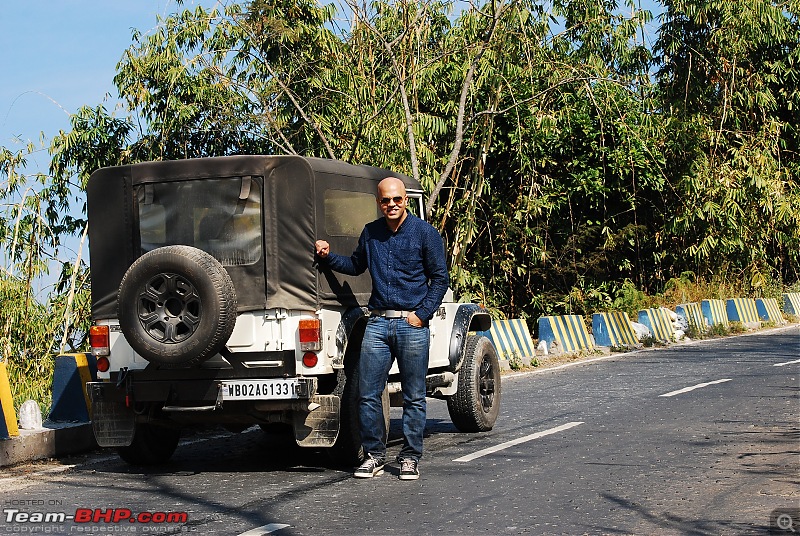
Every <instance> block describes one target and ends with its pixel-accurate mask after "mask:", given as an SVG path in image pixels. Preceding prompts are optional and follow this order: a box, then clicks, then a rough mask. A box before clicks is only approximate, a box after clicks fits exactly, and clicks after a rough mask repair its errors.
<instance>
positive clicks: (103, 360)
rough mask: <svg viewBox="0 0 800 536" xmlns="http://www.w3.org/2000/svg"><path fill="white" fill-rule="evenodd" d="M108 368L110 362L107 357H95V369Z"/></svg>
mask: <svg viewBox="0 0 800 536" xmlns="http://www.w3.org/2000/svg"><path fill="white" fill-rule="evenodd" d="M109 368H111V363H109V361H108V358H107V357H98V358H97V370H98V371H99V372H108V369H109Z"/></svg>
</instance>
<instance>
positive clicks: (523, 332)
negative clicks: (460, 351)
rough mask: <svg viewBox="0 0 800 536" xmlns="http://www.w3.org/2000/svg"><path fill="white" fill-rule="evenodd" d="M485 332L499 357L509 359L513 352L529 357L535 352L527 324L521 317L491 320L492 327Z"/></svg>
mask: <svg viewBox="0 0 800 536" xmlns="http://www.w3.org/2000/svg"><path fill="white" fill-rule="evenodd" d="M487 333H488V336H489V338H490V339H491V340H492V342H493V343H494V347H495V348H496V349H497V354H498V357H499V358H500V359H506V360H510V358H511V356H513V355H514V354H516V355H518V356H519V357H522V358H530V357H533V356H534V355H535V354H536V346H535V345H534V344H533V339H532V338H531V333H530V331H528V325H527V324H526V323H525V321H524V320H523V319H521V318H512V319H509V320H492V327H491V329H489V331H488V332H487Z"/></svg>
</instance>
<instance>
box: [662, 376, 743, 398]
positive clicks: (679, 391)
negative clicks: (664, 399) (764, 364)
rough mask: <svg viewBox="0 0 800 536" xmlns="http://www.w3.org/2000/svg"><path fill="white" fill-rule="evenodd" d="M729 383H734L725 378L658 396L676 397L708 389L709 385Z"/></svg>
mask: <svg viewBox="0 0 800 536" xmlns="http://www.w3.org/2000/svg"><path fill="white" fill-rule="evenodd" d="M729 381H732V380H731V378H725V379H724V380H715V381H713V382H706V383H698V384H697V385H692V386H691V387H684V388H683V389H678V390H677V391H672V392H670V393H665V394H663V395H658V396H675V395H679V394H682V393H688V392H689V391H694V390H695V389H700V388H701V387H708V386H709V385H715V384H717V383H725V382H729Z"/></svg>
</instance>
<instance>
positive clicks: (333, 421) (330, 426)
mask: <svg viewBox="0 0 800 536" xmlns="http://www.w3.org/2000/svg"><path fill="white" fill-rule="evenodd" d="M308 403H309V407H310V408H314V409H312V410H311V411H309V412H308V413H305V412H300V411H296V412H294V423H293V424H294V438H295V440H296V441H297V444H298V445H300V446H301V447H332V446H333V444H334V443H335V442H336V438H337V437H338V436H339V407H340V405H341V399H340V398H339V397H338V396H336V395H316V396H313V397H311V399H310V400H309V401H308Z"/></svg>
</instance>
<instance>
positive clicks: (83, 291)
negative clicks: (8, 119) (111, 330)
mask: <svg viewBox="0 0 800 536" xmlns="http://www.w3.org/2000/svg"><path fill="white" fill-rule="evenodd" d="M34 150H35V147H34V146H33V145H28V147H26V148H25V149H24V150H22V151H18V152H16V153H13V152H11V151H10V150H8V149H6V148H4V147H0V180H2V182H0V201H1V202H2V204H1V205H0V207H2V208H0V256H2V258H3V261H4V262H3V264H2V265H0V304H2V307H1V308H0V360H3V361H5V362H6V363H7V367H8V373H9V377H10V382H11V386H12V393H13V398H14V404H15V406H16V407H19V405H20V404H22V402H24V401H25V400H27V399H33V400H36V401H37V402H38V403H39V404H40V406H41V407H42V410H43V412H44V413H45V414H46V411H47V409H48V408H49V405H50V386H51V384H52V372H53V365H54V359H53V354H54V353H56V352H58V351H60V350H61V349H62V348H63V349H64V350H66V351H75V350H76V349H78V348H82V347H84V345H85V341H84V338H85V335H86V333H87V331H88V322H89V284H88V277H87V275H88V271H87V269H86V266H85V265H84V264H82V263H79V262H77V261H75V260H61V259H60V258H59V247H60V245H61V240H62V238H63V237H64V236H65V235H66V234H68V233H70V232H74V231H75V230H77V229H80V226H81V224H82V220H81V219H79V218H73V217H72V216H70V215H69V214H68V213H67V211H66V208H67V207H68V205H69V203H70V198H71V196H72V195H73V192H72V186H73V185H72V184H70V182H69V181H68V180H59V179H58V178H56V177H53V176H49V175H44V174H42V173H36V174H34V175H27V174H26V173H25V172H24V168H25V164H26V159H27V157H28V155H30V153H32V152H33V151H34ZM52 265H60V266H61V274H60V277H59V278H58V280H57V283H56V285H55V287H54V288H52V289H43V292H41V293H37V292H36V291H35V289H36V288H37V287H38V286H39V285H40V284H41V281H42V278H43V277H44V276H46V275H47V274H48V272H49V270H50V269H51V266H52ZM73 275H74V277H73Z"/></svg>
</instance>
